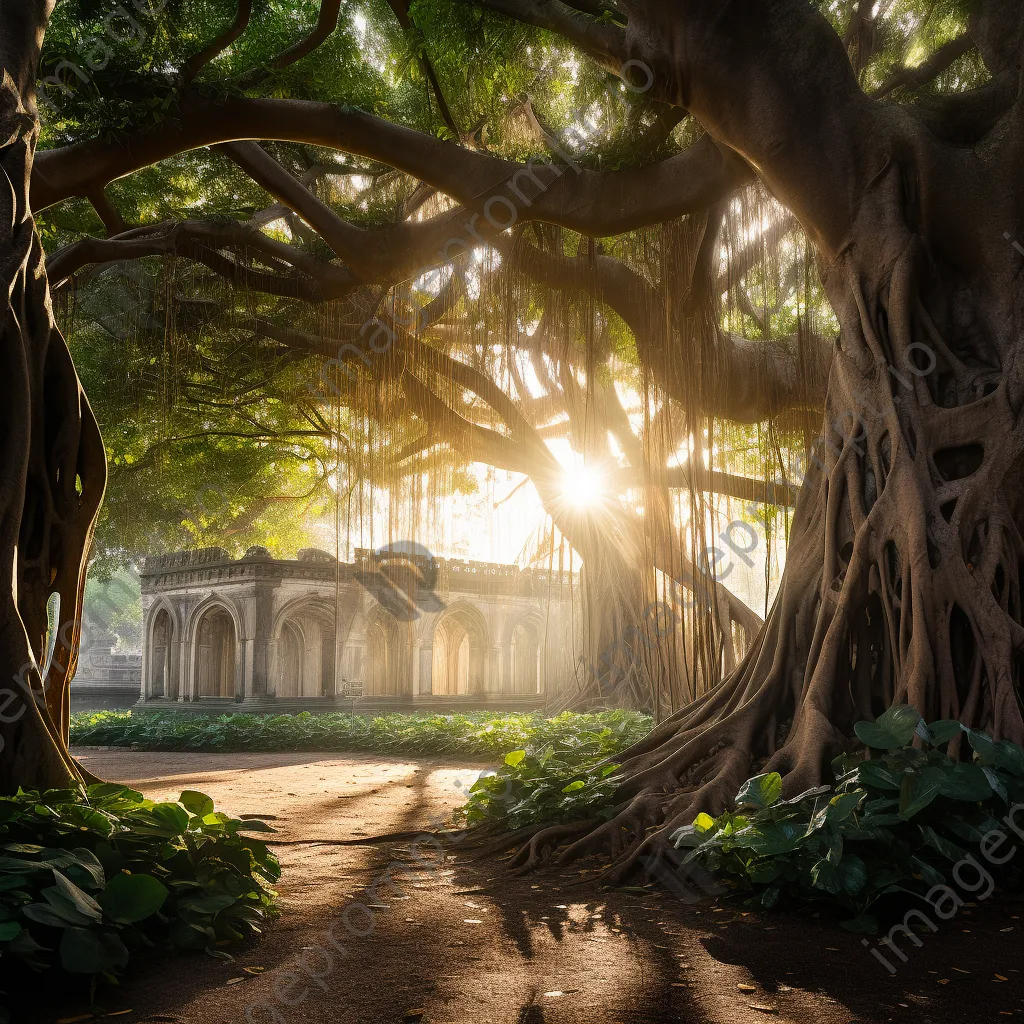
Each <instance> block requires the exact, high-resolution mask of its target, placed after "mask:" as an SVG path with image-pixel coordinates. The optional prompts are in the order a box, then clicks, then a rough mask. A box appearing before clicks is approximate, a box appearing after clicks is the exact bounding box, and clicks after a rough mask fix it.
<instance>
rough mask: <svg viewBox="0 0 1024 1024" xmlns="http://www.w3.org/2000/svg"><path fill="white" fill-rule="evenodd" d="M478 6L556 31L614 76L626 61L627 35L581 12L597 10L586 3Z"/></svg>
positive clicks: (555, 0)
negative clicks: (582, 5) (584, 6)
mask: <svg viewBox="0 0 1024 1024" xmlns="http://www.w3.org/2000/svg"><path fill="white" fill-rule="evenodd" d="M474 3H475V5H476V6H478V7H486V8H487V9H488V10H491V11H495V12H497V13H498V14H504V15H507V16H508V17H510V18H513V19H515V20H516V21H521V22H524V23H525V24H527V25H536V26H537V27H538V28H543V29H547V30H548V31H549V32H555V33H557V34H558V35H560V36H562V37H563V38H565V39H568V40H569V41H570V42H572V43H575V44H576V45H577V46H578V47H579V48H580V49H581V50H583V51H584V52H585V53H587V54H589V55H590V56H591V57H592V58H593V59H594V60H595V61H597V63H598V64H600V65H601V66H602V67H604V68H607V69H608V70H609V71H612V72H613V73H615V74H617V73H618V72H619V71H620V70H621V69H622V66H623V65H624V64H625V63H626V61H627V60H629V56H628V53H627V47H626V33H625V31H624V30H623V29H622V28H620V27H619V26H618V25H609V24H608V23H606V22H597V21H595V20H594V19H593V18H592V17H589V16H588V15H587V14H584V13H582V10H583V9H585V10H587V11H590V12H593V11H594V10H595V9H596V7H595V5H593V4H587V6H586V8H583V9H581V6H580V5H576V6H571V5H570V4H568V3H560V2H559V0H474Z"/></svg>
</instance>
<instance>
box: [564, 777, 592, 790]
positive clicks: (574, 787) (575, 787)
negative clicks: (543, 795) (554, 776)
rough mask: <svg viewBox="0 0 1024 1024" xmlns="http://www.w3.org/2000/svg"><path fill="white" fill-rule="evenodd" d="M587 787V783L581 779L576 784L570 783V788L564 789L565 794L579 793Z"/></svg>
mask: <svg viewBox="0 0 1024 1024" xmlns="http://www.w3.org/2000/svg"><path fill="white" fill-rule="evenodd" d="M585 786H586V783H585V782H583V781H582V780H581V779H577V780H576V781H575V782H570V783H569V785H568V786H565V787H564V788H563V789H562V792H563V793H578V792H579V791H580V790H581V789H583V788H584V787H585Z"/></svg>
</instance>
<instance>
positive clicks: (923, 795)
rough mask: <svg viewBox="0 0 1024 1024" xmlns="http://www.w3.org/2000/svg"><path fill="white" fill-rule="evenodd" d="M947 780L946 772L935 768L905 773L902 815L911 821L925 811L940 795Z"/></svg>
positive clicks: (901, 800)
mask: <svg viewBox="0 0 1024 1024" xmlns="http://www.w3.org/2000/svg"><path fill="white" fill-rule="evenodd" d="M945 781H946V776H945V773H944V772H942V771H940V770H938V769H935V768H925V769H924V771H923V772H921V773H920V774H918V773H917V772H908V773H907V774H906V775H904V776H903V784H902V785H901V786H900V811H899V814H900V817H901V818H903V820H904V821H909V820H910V819H911V818H912V817H913V816H914V815H915V814H918V813H920V812H921V811H923V810H924V809H925V808H926V807H927V806H928V805H929V804H930V803H931V802H932V801H933V800H934V799H935V798H936V797H937V796H938V795H939V791H940V790H941V789H942V785H943V783H944V782H945Z"/></svg>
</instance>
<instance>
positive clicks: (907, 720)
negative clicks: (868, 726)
mask: <svg viewBox="0 0 1024 1024" xmlns="http://www.w3.org/2000/svg"><path fill="white" fill-rule="evenodd" d="M920 722H921V715H920V712H918V711H917V710H916V709H915V708H912V707H909V706H908V705H906V704H894V705H893V706H892V707H891V708H889V710H888V711H886V712H885V714H883V715H880V716H879V717H878V718H877V719H875V724H876V725H877V726H878V727H879V728H880V729H884V730H885V731H886V732H887V733H891V734H892V735H893V736H895V737H896V739H897V741H898V742H897V744H896V745H897V746H899V747H902V746H906V745H907V744H908V743H910V741H911V740H913V738H914V734H915V733H916V732H917V727H918V725H919V724H920Z"/></svg>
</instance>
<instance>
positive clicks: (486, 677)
mask: <svg viewBox="0 0 1024 1024" xmlns="http://www.w3.org/2000/svg"><path fill="white" fill-rule="evenodd" d="M356 556H357V557H356V561H355V562H354V563H351V564H347V563H341V564H339V563H338V562H337V561H336V560H335V559H334V558H333V557H332V556H331V555H329V554H327V553H325V552H322V551H316V550H307V551H303V552H300V555H299V557H298V559H295V560H281V559H274V558H271V557H270V555H269V554H268V553H267V551H266V550H265V549H263V548H252V549H250V550H249V551H248V552H247V553H246V555H245V556H244V557H243V558H240V559H237V560H235V559H231V558H230V557H229V556H228V555H227V553H226V552H225V551H223V550H222V549H219V548H208V549H205V550H202V551H192V552H176V553H174V554H169V555H163V556H159V557H156V558H150V559H148V560H147V562H146V565H145V568H144V569H143V573H142V601H143V619H144V634H143V659H142V662H143V669H142V680H141V693H142V700H143V702H144V703H147V704H154V705H157V704H159V705H171V706H182V705H183V704H189V705H191V706H192V707H193V709H195V705H196V704H199V705H204V706H208V707H212V706H228V705H238V704H241V705H244V706H245V708H246V709H247V710H248V709H253V710H256V709H263V708H271V707H273V708H277V709H281V710H285V709H287V710H291V709H293V708H294V709H298V708H308V709H315V708H322V707H336V706H337V707H340V706H355V704H359V705H360V706H367V707H369V706H373V707H377V706H380V707H390V706H395V707H398V706H406V705H417V706H423V707H428V706H429V707H434V706H438V707H440V706H443V705H451V706H453V707H454V706H459V707H469V706H482V707H490V706H496V705H501V706H510V707H511V706H516V707H519V706H522V707H536V706H540V705H541V704H542V703H544V701H545V699H546V698H548V697H550V696H552V695H554V694H557V693H558V692H560V691H561V690H563V689H564V688H565V687H567V686H570V685H572V684H573V681H574V666H575V664H576V661H577V657H576V654H575V653H574V649H573V644H572V619H571V613H572V605H573V602H574V601H578V599H579V594H578V580H577V579H576V578H574V577H572V576H571V575H570V574H568V573H564V574H558V573H553V574H550V573H547V572H544V571H542V570H530V569H527V570H522V569H519V568H518V567H516V566H509V565H496V564H491V563H483V562H466V561H460V560H454V559H432V558H424V557H423V556H404V555H395V554H394V553H390V554H388V555H385V556H383V557H378V556H377V555H375V554H374V553H373V552H369V551H357V553H356ZM353 702H354V703H353Z"/></svg>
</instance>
